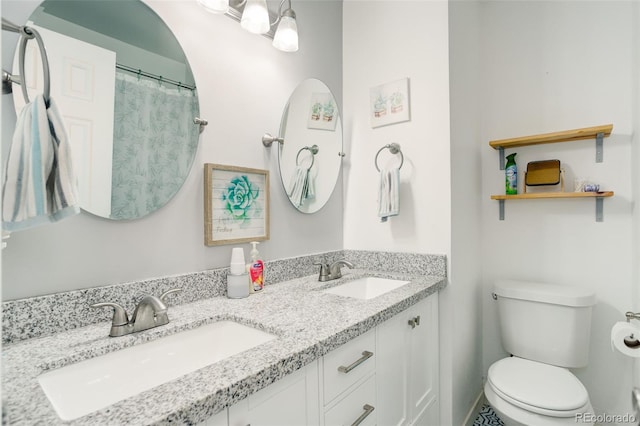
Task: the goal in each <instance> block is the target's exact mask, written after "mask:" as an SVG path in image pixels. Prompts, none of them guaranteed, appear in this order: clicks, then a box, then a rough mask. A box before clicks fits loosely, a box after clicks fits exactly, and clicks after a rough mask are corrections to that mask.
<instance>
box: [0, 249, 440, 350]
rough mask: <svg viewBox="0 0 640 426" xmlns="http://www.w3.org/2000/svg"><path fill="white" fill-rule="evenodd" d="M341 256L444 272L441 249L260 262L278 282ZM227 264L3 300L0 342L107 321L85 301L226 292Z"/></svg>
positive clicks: (379, 265) (127, 302)
mask: <svg viewBox="0 0 640 426" xmlns="http://www.w3.org/2000/svg"><path fill="white" fill-rule="evenodd" d="M341 258H346V259H347V260H349V261H351V262H352V263H353V264H354V265H356V267H358V268H364V269H374V270H380V271H391V272H402V273H410V274H425V275H435V276H445V275H446V260H445V257H444V256H442V255H425V254H414V253H392V252H374V251H356V250H344V251H343V250H339V251H332V252H325V253H319V254H313V255H307V256H298V257H292V258H287V259H279V260H273V261H267V262H265V282H266V284H267V286H268V285H269V284H271V283H277V282H282V281H286V280H290V279H294V278H299V277H303V276H306V275H311V274H313V273H317V271H318V267H317V266H314V263H316V262H319V261H323V262H333V261H335V260H338V259H341ZM228 272H229V271H228V268H219V269H213V270H209V271H203V272H196V273H191V274H183V275H175V276H169V277H162V278H153V279H148V280H143V281H137V282H130V283H123V284H117V285H111V286H105V287H95V288H87V289H83V290H77V291H70V292H65V293H57V294H52V295H47V296H39V297H32V298H28V299H20V300H12V301H7V302H4V303H3V304H2V342H3V343H11V342H17V341H19V340H24V339H30V338H33V337H41V336H47V335H52V334H54V333H58V332H60V331H62V330H69V329H73V328H79V327H84V326H87V325H90V324H95V323H98V322H102V321H108V320H109V319H110V317H111V315H112V312H111V309H100V310H96V309H93V308H91V307H90V306H89V305H91V304H93V303H98V302H115V303H119V304H120V305H122V306H123V307H124V308H125V309H126V310H127V312H133V309H134V307H135V305H136V302H137V301H139V300H140V299H142V297H143V296H144V295H147V294H153V295H156V296H159V295H160V294H162V293H163V292H164V291H166V290H169V289H171V288H181V289H182V292H181V293H177V294H173V295H171V296H170V298H169V304H170V305H171V306H175V305H182V304H185V303H191V302H195V301H199V300H204V299H208V298H211V297H216V296H224V295H226V276H227V273H228Z"/></svg>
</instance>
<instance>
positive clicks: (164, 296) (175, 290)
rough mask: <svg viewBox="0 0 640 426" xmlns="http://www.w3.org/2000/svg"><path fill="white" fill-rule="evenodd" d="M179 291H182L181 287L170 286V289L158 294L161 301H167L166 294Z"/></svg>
mask: <svg viewBox="0 0 640 426" xmlns="http://www.w3.org/2000/svg"><path fill="white" fill-rule="evenodd" d="M181 291H182V289H181V288H172V289H171V290H167V291H165V292H164V293H162V294H161V295H160V300H162V303H167V296H169V295H170V294H173V293H178V292H181Z"/></svg>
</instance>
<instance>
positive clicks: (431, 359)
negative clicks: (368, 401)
mask: <svg viewBox="0 0 640 426" xmlns="http://www.w3.org/2000/svg"><path fill="white" fill-rule="evenodd" d="M376 332H377V336H376V338H377V355H378V360H377V365H376V379H377V380H376V381H377V396H378V408H379V410H378V413H377V414H378V423H379V424H381V425H385V426H387V425H389V426H391V425H393V426H405V425H417V424H420V425H423V424H424V425H437V424H438V420H439V412H438V410H439V406H438V398H437V396H438V385H439V383H438V381H439V375H438V368H439V365H438V351H439V348H438V298H437V295H433V296H429V297H428V298H426V299H424V300H422V301H420V302H419V303H417V304H416V305H415V306H413V307H411V308H409V309H407V310H406V311H404V312H401V313H399V314H398V315H396V316H394V317H393V318H391V319H389V320H387V321H385V322H384V323H382V324H380V325H379V326H378V327H377V329H376Z"/></svg>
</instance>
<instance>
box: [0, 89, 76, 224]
mask: <svg viewBox="0 0 640 426" xmlns="http://www.w3.org/2000/svg"><path fill="white" fill-rule="evenodd" d="M79 212H80V207H79V201H78V187H77V182H76V176H75V174H74V172H73V165H72V157H71V151H70V146H69V138H68V137H67V133H66V131H65V129H64V125H63V123H62V118H61V116H60V113H59V112H58V109H57V108H56V106H55V104H54V102H53V100H51V99H49V107H46V105H45V102H44V98H43V96H42V95H37V96H36V97H35V98H34V100H33V102H30V103H28V104H27V105H25V106H24V108H23V109H22V111H20V114H19V116H18V120H17V122H16V130H15V132H14V135H13V141H12V143H11V149H10V151H9V158H8V160H7V166H6V174H5V181H4V187H3V193H2V225H3V228H4V230H6V231H19V230H23V229H27V228H31V227H34V226H37V225H42V224H45V223H51V222H56V221H58V220H61V219H64V218H66V217H69V216H72V215H75V214H77V213H79Z"/></svg>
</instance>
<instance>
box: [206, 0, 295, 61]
mask: <svg viewBox="0 0 640 426" xmlns="http://www.w3.org/2000/svg"><path fill="white" fill-rule="evenodd" d="M197 1H198V3H199V4H200V5H201V6H202V7H204V8H205V9H207V10H208V11H210V12H215V13H224V14H225V15H227V16H228V17H230V18H231V19H234V20H236V21H238V22H240V26H242V28H244V29H246V30H247V31H249V32H251V33H254V34H261V35H263V36H265V37H267V38H270V39H273V47H275V48H276V49H278V50H281V51H283V52H296V51H298V24H297V22H296V13H295V12H294V11H293V9H292V8H291V0H281V1H280V6H279V7H278V14H277V16H276V15H274V14H270V12H269V9H268V7H267V1H266V0H197ZM285 2H289V4H288V7H287V8H286V9H284V10H283V7H284V4H285ZM274 17H275V20H274V21H273V22H271V19H274ZM274 33H275V34H274Z"/></svg>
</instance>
